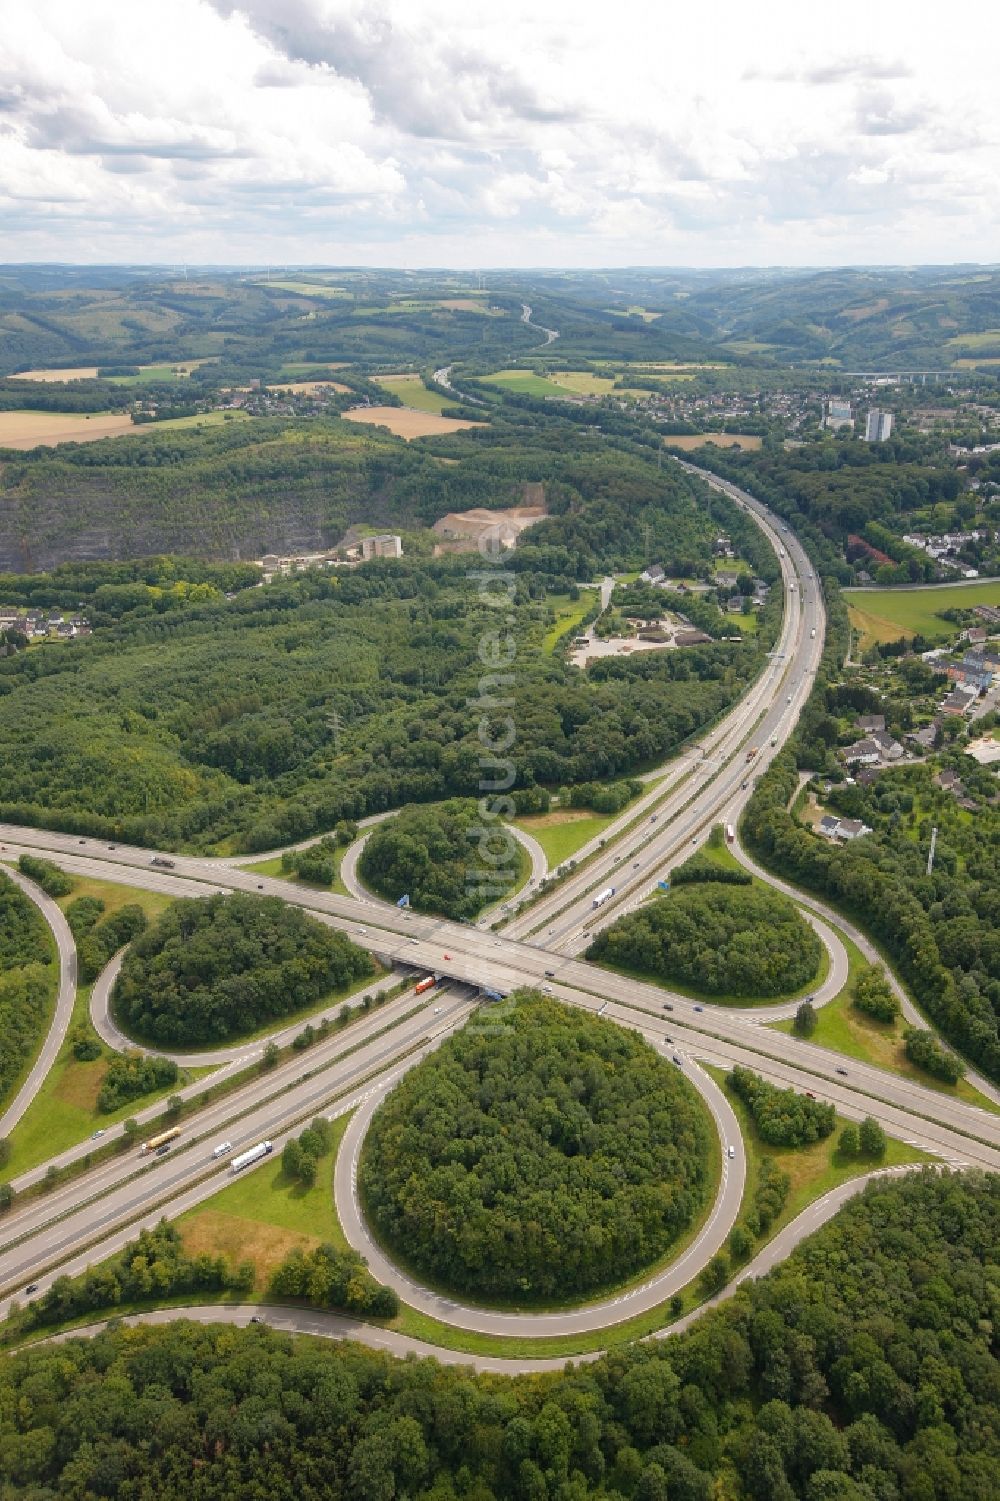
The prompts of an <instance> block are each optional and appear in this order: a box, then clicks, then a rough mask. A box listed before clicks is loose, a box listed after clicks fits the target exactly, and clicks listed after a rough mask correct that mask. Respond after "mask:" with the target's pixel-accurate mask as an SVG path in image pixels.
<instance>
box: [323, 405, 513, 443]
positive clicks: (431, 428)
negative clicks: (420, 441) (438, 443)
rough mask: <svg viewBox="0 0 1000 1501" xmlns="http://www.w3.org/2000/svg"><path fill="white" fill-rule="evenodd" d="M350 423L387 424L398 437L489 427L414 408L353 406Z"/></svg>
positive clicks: (435, 435)
mask: <svg viewBox="0 0 1000 1501" xmlns="http://www.w3.org/2000/svg"><path fill="white" fill-rule="evenodd" d="M343 415H344V417H345V418H346V420H347V421H348V422H367V423H369V424H370V425H372V426H376V427H387V428H388V429H389V431H390V432H391V433H395V435H396V437H397V438H406V440H407V441H409V440H410V439H411V438H430V437H439V436H441V435H442V434H444V433H457V432H459V431H460V429H461V428H463V427H485V426H486V424H485V423H484V422H463V421H460V420H459V419H458V418H457V417H439V416H438V415H437V413H436V412H418V411H416V410H415V409H414V408H413V407H352V408H351V410H350V411H349V412H344V414H343Z"/></svg>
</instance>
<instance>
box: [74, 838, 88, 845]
mask: <svg viewBox="0 0 1000 1501" xmlns="http://www.w3.org/2000/svg"><path fill="white" fill-rule="evenodd" d="M76 842H77V844H86V842H87V841H86V839H78V840H77V841H76Z"/></svg>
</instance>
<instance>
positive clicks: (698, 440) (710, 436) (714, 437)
mask: <svg viewBox="0 0 1000 1501" xmlns="http://www.w3.org/2000/svg"><path fill="white" fill-rule="evenodd" d="M663 441H664V443H668V444H669V445H670V447H671V448H683V449H691V448H704V446H705V444H706V443H714V444H715V446H716V448H745V449H747V450H748V451H749V450H751V449H755V448H759V447H760V445H761V439H760V438H758V437H754V436H753V435H752V434H750V433H682V434H681V435H680V436H679V437H674V436H671V437H669V438H664V440H663Z"/></svg>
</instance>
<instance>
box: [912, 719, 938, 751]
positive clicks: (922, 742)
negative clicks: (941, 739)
mask: <svg viewBox="0 0 1000 1501" xmlns="http://www.w3.org/2000/svg"><path fill="white" fill-rule="evenodd" d="M937 732H938V727H937V725H936V724H925V725H924V727H923V729H922V730H914V731H913V732H912V733H911V734H909V735H907V737H906V738H907V740H912V741H913V742H914V744H915V745H919V747H920V749H921V750H933V749H934V742H935V740H936V739H937Z"/></svg>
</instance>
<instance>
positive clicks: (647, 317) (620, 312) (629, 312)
mask: <svg viewBox="0 0 1000 1501" xmlns="http://www.w3.org/2000/svg"><path fill="white" fill-rule="evenodd" d="M604 311H605V312H606V313H613V314H614V316H615V317H616V318H641V319H642V321H643V323H655V322H656V320H657V318H662V317H663V314H662V313H651V312H650V311H649V308H644V307H637V306H636V307H627V308H620V307H606V308H605V309H604Z"/></svg>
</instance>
